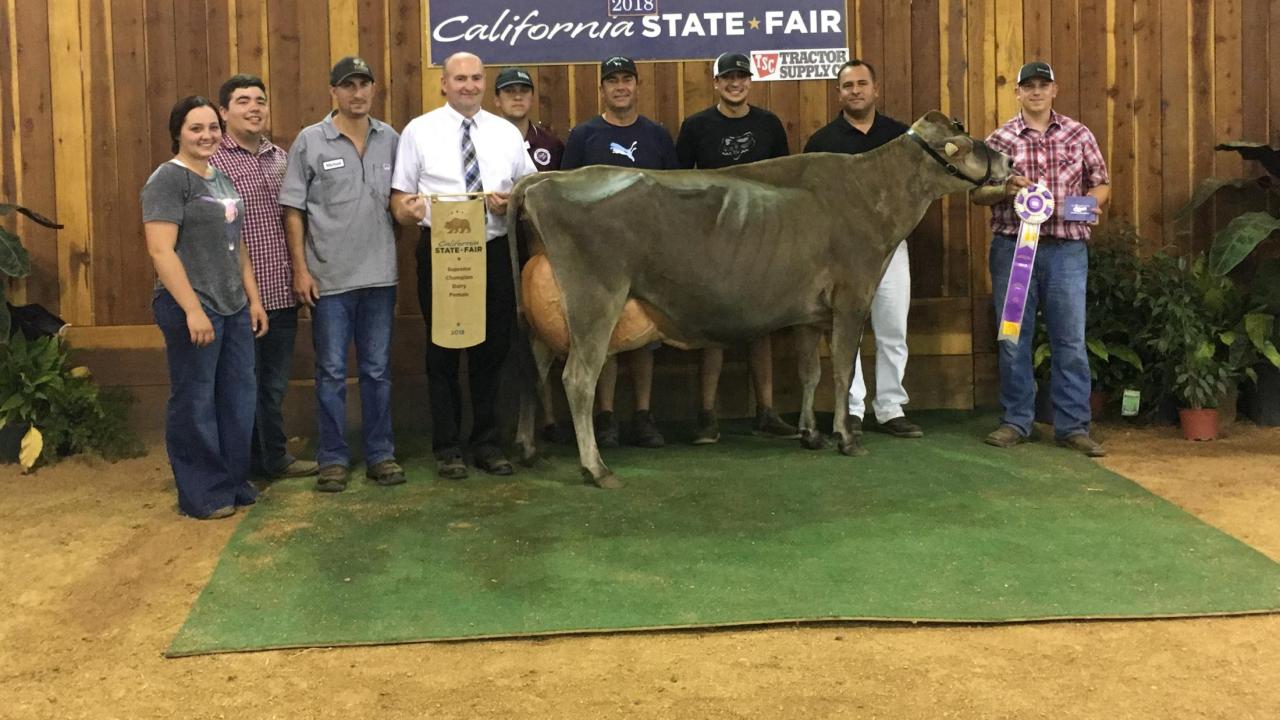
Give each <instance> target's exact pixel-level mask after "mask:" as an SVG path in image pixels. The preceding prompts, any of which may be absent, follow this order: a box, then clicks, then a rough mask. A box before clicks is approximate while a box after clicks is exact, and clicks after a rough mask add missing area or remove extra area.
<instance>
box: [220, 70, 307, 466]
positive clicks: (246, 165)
mask: <svg viewBox="0 0 1280 720" xmlns="http://www.w3.org/2000/svg"><path fill="white" fill-rule="evenodd" d="M218 105H219V106H220V108H221V112H222V118H223V122H225V123H226V126H227V132H226V133H225V134H224V135H223V136H222V144H221V146H220V147H219V148H218V150H217V152H215V153H214V154H213V157H211V158H210V159H209V162H210V163H211V164H212V165H213V166H214V167H216V168H218V169H219V170H221V171H222V172H223V173H224V174H225V175H226V176H227V177H229V178H231V182H232V183H233V184H235V186H236V192H237V193H239V195H240V198H241V200H243V201H244V209H245V212H244V226H243V230H242V233H243V237H244V242H245V245H246V246H247V247H248V248H249V259H250V260H251V261H252V263H253V274H254V277H255V279H257V281H258V292H259V294H260V295H261V296H262V305H263V307H264V308H266V311H267V318H268V327H269V328H270V329H269V330H268V331H267V334H266V335H264V336H262V337H260V338H258V339H257V341H256V345H255V349H256V353H255V355H256V358H255V359H256V361H257V364H256V368H257V378H258V408H257V413H256V415H255V417H254V423H253V425H254V427H253V447H252V457H253V466H254V472H255V473H257V474H259V475H262V476H263V477H267V478H284V477H304V476H307V475H315V474H316V471H317V466H316V463H315V462H313V461H311V460H299V459H296V458H294V457H293V456H292V455H290V454H289V451H288V449H287V448H286V446H285V445H286V441H287V439H288V438H287V436H286V435H285V432H284V416H283V414H282V411H281V406H282V404H283V403H284V392H285V389H286V388H288V386H289V370H290V367H291V366H292V364H293V341H294V338H295V337H296V336H297V333H298V303H297V299H296V298H295V297H294V294H293V265H292V264H291V263H290V260H289V248H288V247H287V246H286V245H285V236H284V220H283V215H282V211H281V209H280V203H279V202H278V201H277V198H279V196H280V183H281V182H282V181H283V179H284V170H285V164H286V161H287V160H288V158H287V156H286V155H285V151H284V150H283V149H281V148H280V147H278V146H277V145H275V144H274V143H272V142H271V141H270V140H268V139H267V138H266V135H265V132H266V129H267V126H268V124H269V120H270V117H271V116H270V110H269V107H268V105H267V92H266V85H265V84H263V82H262V79H261V78H258V77H255V76H253V75H236V76H234V77H232V78H231V79H229V80H227V81H226V82H225V83H223V84H222V88H221V89H219V91H218Z"/></svg>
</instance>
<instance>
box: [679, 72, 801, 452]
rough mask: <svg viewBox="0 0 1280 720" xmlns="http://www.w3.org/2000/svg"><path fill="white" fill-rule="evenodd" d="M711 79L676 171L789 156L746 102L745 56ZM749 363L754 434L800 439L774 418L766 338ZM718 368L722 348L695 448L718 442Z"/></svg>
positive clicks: (707, 362) (708, 381) (685, 132)
mask: <svg viewBox="0 0 1280 720" xmlns="http://www.w3.org/2000/svg"><path fill="white" fill-rule="evenodd" d="M711 75H712V84H713V87H714V88H715V91H716V104H715V105H712V106H711V107H709V108H707V109H705V110H702V111H700V112H697V113H694V114H693V115H690V116H689V117H687V118H685V120H684V122H683V123H681V124H680V134H679V136H678V137H677V138H676V156H677V157H678V158H679V160H680V167H684V168H695V167H698V168H704V169H715V168H722V167H729V166H730V165H743V164H746V163H751V162H756V161H758V160H769V159H771V158H778V157H783V156H785V155H787V154H788V153H789V150H788V148H787V131H786V130H785V129H783V127H782V121H780V120H778V116H777V115H774V114H773V113H771V112H769V111H768V110H765V109H763V108H758V107H756V106H754V105H750V104H748V103H747V96H748V95H749V94H750V93H751V61H750V60H748V59H747V56H746V55H743V54H742V53H736V52H727V53H724V54H722V55H721V56H720V57H718V58H716V62H715V65H714V66H713V67H712V72H711ZM750 365H751V377H752V381H753V385H754V386H755V391H756V407H757V411H756V423H755V432H756V434H759V435H765V436H773V437H785V438H794V437H798V434H799V431H798V430H796V428H795V427H794V426H792V425H789V424H787V423H786V422H785V421H783V420H782V418H780V417H778V413H777V411H775V410H774V409H773V350H772V347H771V345H770V342H769V336H768V335H765V336H764V337H762V338H759V339H757V340H756V341H755V342H753V343H751V362H750ZM722 367H724V349H723V348H707V349H705V350H703V351H702V368H701V372H700V373H699V379H700V381H701V382H700V385H701V388H702V409H701V410H700V411H699V412H698V425H697V427H695V428H694V437H693V444H694V445H707V444H710V443H714V442H718V441H719V440H720V428H719V424H718V423H717V422H716V411H715V408H716V389H717V386H718V385H719V383H720V370H721V368H722Z"/></svg>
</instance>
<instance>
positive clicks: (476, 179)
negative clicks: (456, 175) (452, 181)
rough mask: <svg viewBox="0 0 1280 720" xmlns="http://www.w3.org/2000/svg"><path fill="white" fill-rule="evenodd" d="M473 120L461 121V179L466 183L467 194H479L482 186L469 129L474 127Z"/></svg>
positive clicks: (478, 163)
mask: <svg viewBox="0 0 1280 720" xmlns="http://www.w3.org/2000/svg"><path fill="white" fill-rule="evenodd" d="M475 124H476V121H475V120H474V119H473V118H466V119H465V120H463V121H462V178H463V180H464V181H465V182H466V183H467V192H469V193H471V192H481V191H483V190H484V184H483V183H481V182H480V161H479V160H477V159H476V146H475V145H474V144H472V142H471V128H473V127H475Z"/></svg>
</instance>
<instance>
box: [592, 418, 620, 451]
mask: <svg viewBox="0 0 1280 720" xmlns="http://www.w3.org/2000/svg"><path fill="white" fill-rule="evenodd" d="M595 425H596V447H598V448H600V449H602V450H611V449H613V448H616V447H618V445H619V444H620V443H619V442H618V421H617V420H614V419H613V413H612V412H600V413H596V418H595Z"/></svg>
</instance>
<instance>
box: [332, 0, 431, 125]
mask: <svg viewBox="0 0 1280 720" xmlns="http://www.w3.org/2000/svg"><path fill="white" fill-rule="evenodd" d="M353 1H354V0H353ZM333 25H334V23H333V20H332V17H331V18H330V21H329V27H330V30H329V34H330V46H331V48H330V53H331V54H332V52H333V49H332V44H333V36H334V34H335V33H334V28H333ZM355 30H356V48H355V49H354V50H352V51H351V54H355V55H359V56H360V57H362V58H366V59H368V58H378V66H379V67H380V68H381V69H382V71H383V75H385V77H384V78H382V82H380V83H378V98H377V100H375V101H374V104H373V107H374V112H373V114H374V116H375V117H378V118H390V117H391V85H392V84H394V83H395V82H396V81H397V79H396V78H395V77H393V76H392V74H393V73H394V71H395V70H394V67H393V66H392V65H391V64H390V63H388V62H383V61H382V57H383V52H384V50H386V49H387V4H386V1H385V0H359V4H358V5H357V6H356V28H355ZM340 32H341V31H340ZM340 32H339V34H340ZM338 57H342V56H341V55H338ZM415 79H416V78H415ZM388 122H390V120H388ZM392 124H394V123H392ZM397 127H403V125H398V126H397Z"/></svg>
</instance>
